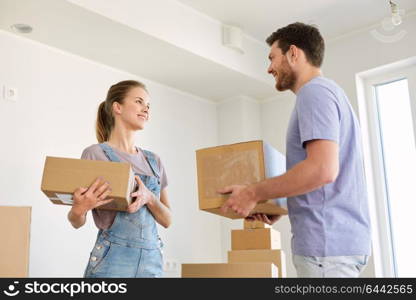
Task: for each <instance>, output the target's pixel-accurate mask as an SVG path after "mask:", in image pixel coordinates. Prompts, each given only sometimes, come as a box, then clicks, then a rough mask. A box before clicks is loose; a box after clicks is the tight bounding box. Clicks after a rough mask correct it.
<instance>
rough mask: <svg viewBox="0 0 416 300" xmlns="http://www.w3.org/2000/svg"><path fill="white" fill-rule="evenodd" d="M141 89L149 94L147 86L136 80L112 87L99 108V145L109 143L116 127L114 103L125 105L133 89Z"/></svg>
mask: <svg viewBox="0 0 416 300" xmlns="http://www.w3.org/2000/svg"><path fill="white" fill-rule="evenodd" d="M134 87H140V88H142V89H144V90H145V91H146V92H147V89H146V86H145V85H144V84H143V83H141V82H139V81H135V80H125V81H120V82H119V83H116V84H114V85H112V86H111V87H110V89H109V90H108V92H107V98H106V99H105V101H103V102H101V104H100V106H99V107H98V113H97V122H96V125H95V135H96V136H97V140H98V142H99V143H103V142H106V141H108V139H109V138H110V134H111V131H112V130H113V127H114V116H113V109H112V108H113V103H114V102H118V103H120V104H123V101H124V98H125V97H126V95H127V93H128V92H129V91H130V89H131V88H134Z"/></svg>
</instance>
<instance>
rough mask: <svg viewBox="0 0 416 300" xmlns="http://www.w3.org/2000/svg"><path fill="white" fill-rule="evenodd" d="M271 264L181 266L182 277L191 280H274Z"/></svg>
mask: <svg viewBox="0 0 416 300" xmlns="http://www.w3.org/2000/svg"><path fill="white" fill-rule="evenodd" d="M277 275H278V271H277V267H276V266H275V265H274V264H272V263H235V264H182V277H184V278H185V277H188V278H190V277H192V278H270V277H272V278H276V277H277Z"/></svg>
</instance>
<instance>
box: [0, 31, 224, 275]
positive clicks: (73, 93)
mask: <svg viewBox="0 0 416 300" xmlns="http://www.w3.org/2000/svg"><path fill="white" fill-rule="evenodd" d="M0 52H1V54H2V55H1V56H0V66H1V68H0V85H1V84H7V85H10V86H13V87H16V88H17V89H18V92H19V99H18V101H17V102H16V103H14V102H7V101H4V100H1V101H0V114H1V117H0V130H1V137H2V146H1V148H0V166H1V172H0V205H13V206H21V205H27V206H32V207H33V210H32V226H31V249H30V273H29V274H30V276H31V277H79V276H82V274H83V270H84V268H85V266H86V263H87V260H88V257H89V252H90V250H91V248H92V246H93V243H94V240H95V236H96V228H95V226H94V224H93V220H92V218H91V216H90V215H89V217H88V220H87V224H86V225H85V226H84V227H82V228H81V229H78V230H75V229H73V228H72V226H71V225H70V223H69V222H68V221H67V219H66V215H67V213H68V210H69V208H68V207H66V206H59V205H53V204H52V203H50V202H49V200H48V199H47V198H46V196H45V195H43V193H42V192H41V191H40V184H41V179H42V170H43V164H44V160H45V156H46V155H51V156H62V157H74V158H78V157H80V155H81V152H82V150H83V149H84V148H85V147H87V146H89V145H91V144H94V143H96V139H95V133H94V122H95V116H96V110H97V107H98V104H99V102H101V101H102V100H104V98H105V95H106V92H107V89H108V88H109V86H110V85H111V84H114V83H116V82H118V81H120V80H125V79H138V80H141V81H143V82H144V83H145V84H146V85H147V86H148V90H149V92H150V95H151V103H152V112H151V114H152V115H151V120H150V122H149V124H148V127H147V128H146V129H145V130H144V131H143V132H139V133H138V134H137V137H136V142H137V144H138V145H139V146H141V147H143V148H145V149H150V150H153V151H155V152H156V153H158V154H159V155H160V156H161V158H162V161H163V162H164V164H165V167H166V169H167V174H168V179H169V187H168V191H169V197H170V200H171V203H172V211H173V224H172V226H171V227H170V228H169V229H167V230H166V229H160V233H161V236H162V239H163V240H164V242H165V251H164V253H165V257H166V258H168V259H173V260H176V261H178V262H179V263H183V262H198V261H199V262H200V261H206V262H210V261H219V260H221V255H222V254H221V249H220V247H219V245H220V234H219V232H220V220H219V219H218V218H217V217H216V216H214V215H210V214H207V213H204V212H200V211H199V210H198V207H197V206H198V199H197V186H196V176H195V174H196V164H195V149H197V148H203V147H208V146H214V145H216V144H217V116H216V106H215V105H214V104H212V103H211V102H209V101H206V100H204V99H200V98H197V97H195V96H192V95H189V94H185V93H182V92H180V91H177V90H174V89H172V88H168V87H166V86H162V85H159V84H157V83H155V82H151V81H149V80H146V79H145V78H137V77H136V76H132V75H130V74H127V73H124V72H122V71H118V70H115V69H111V68H109V67H106V66H103V65H100V64H97V63H95V62H92V61H88V60H86V59H83V58H80V57H77V56H74V55H71V54H68V53H65V52H62V51H60V50H56V49H53V48H50V47H47V46H44V45H42V44H39V43H36V42H33V41H30V40H26V39H24V38H21V37H17V36H14V35H12V34H9V33H6V32H2V31H0ZM167 275H168V276H178V275H179V274H178V273H171V274H167Z"/></svg>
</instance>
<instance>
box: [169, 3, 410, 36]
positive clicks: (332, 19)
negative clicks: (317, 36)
mask: <svg viewBox="0 0 416 300" xmlns="http://www.w3.org/2000/svg"><path fill="white" fill-rule="evenodd" d="M177 1H179V2H181V3H183V4H185V5H188V6H190V7H192V8H194V9H195V10H198V11H199V12H201V13H203V14H206V15H208V16H210V17H212V18H214V19H217V20H219V21H221V22H223V23H228V24H232V25H236V26H239V27H241V28H242V29H244V31H245V33H246V34H248V35H250V36H252V37H254V38H255V39H258V40H260V41H264V40H265V39H266V38H267V37H268V36H269V35H270V34H271V33H272V32H273V31H275V30H276V29H278V28H280V27H282V26H285V25H287V24H290V23H293V22H297V21H300V22H304V23H313V24H316V25H318V27H319V28H320V30H321V32H322V34H323V35H324V36H325V38H327V39H333V38H335V37H338V36H340V35H343V34H346V33H349V32H351V31H354V30H357V29H360V28H362V27H366V26H369V25H372V24H374V23H378V22H380V20H382V19H383V18H384V17H385V16H388V15H389V9H390V6H389V4H388V0H177ZM393 2H395V3H397V4H398V5H399V8H401V9H404V10H405V11H406V12H407V13H410V12H412V11H414V10H416V0H394V1H393Z"/></svg>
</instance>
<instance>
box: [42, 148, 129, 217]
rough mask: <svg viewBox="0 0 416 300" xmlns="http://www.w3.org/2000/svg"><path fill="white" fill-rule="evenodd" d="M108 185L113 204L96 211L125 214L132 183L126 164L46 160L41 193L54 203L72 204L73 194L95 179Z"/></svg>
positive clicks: (61, 159) (54, 158) (58, 158)
mask: <svg viewBox="0 0 416 300" xmlns="http://www.w3.org/2000/svg"><path fill="white" fill-rule="evenodd" d="M99 176H101V177H103V178H104V179H105V180H106V181H108V182H110V186H111V189H112V192H111V195H110V196H109V198H113V199H114V201H112V202H110V203H108V204H105V205H103V206H100V207H97V209H106V210H119V211H125V210H126V209H127V206H128V205H129V204H130V203H131V202H132V199H131V197H130V194H131V193H132V191H133V190H134V188H135V186H136V184H135V179H134V173H133V171H132V169H131V166H130V164H128V163H120V162H110V161H98V160H86V159H72V158H60V157H49V156H48V157H46V161H45V168H44V170H43V178H42V186H41V190H42V191H43V192H44V193H45V195H46V196H48V198H49V199H50V200H51V201H52V202H53V203H55V204H63V205H72V204H73V199H72V195H73V192H74V191H75V190H76V189H77V188H79V187H88V186H90V185H91V184H92V183H93V182H94V181H95V180H96V178H97V177H99Z"/></svg>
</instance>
